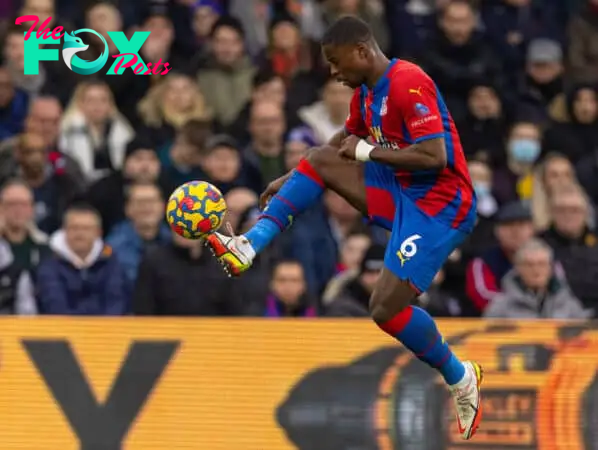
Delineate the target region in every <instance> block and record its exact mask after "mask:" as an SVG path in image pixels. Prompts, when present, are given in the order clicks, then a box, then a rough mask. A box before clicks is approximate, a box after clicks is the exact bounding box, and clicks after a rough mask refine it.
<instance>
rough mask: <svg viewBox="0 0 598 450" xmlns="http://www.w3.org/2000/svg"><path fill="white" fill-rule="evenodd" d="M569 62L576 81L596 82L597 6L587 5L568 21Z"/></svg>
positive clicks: (597, 53) (597, 45) (597, 76)
mask: <svg viewBox="0 0 598 450" xmlns="http://www.w3.org/2000/svg"><path fill="white" fill-rule="evenodd" d="M568 51H569V55H568V56H569V64H570V68H571V76H572V77H573V79H574V80H575V81H578V82H590V83H598V8H597V7H596V6H594V7H592V5H588V6H587V9H586V10H585V11H582V12H581V13H580V14H578V15H577V16H576V17H573V18H572V19H571V21H570V23H569V47H568Z"/></svg>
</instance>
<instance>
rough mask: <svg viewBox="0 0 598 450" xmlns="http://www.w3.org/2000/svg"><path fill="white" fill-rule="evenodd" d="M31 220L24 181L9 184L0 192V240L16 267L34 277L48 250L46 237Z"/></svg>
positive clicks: (30, 195) (29, 198)
mask: <svg viewBox="0 0 598 450" xmlns="http://www.w3.org/2000/svg"><path fill="white" fill-rule="evenodd" d="M33 219H34V203H33V192H32V191H31V189H30V188H29V186H27V185H26V184H25V183H24V182H23V181H21V180H18V179H15V180H9V181H8V182H7V183H6V184H4V185H3V186H2V189H1V190H0V222H1V223H2V224H1V225H0V236H1V237H2V238H3V239H4V241H6V243H7V244H8V245H9V246H10V252H11V253H12V256H13V259H14V264H15V265H16V267H18V268H19V269H20V270H25V271H27V272H28V273H29V274H32V275H35V271H36V269H37V266H38V265H39V263H40V262H41V261H42V259H43V258H45V257H47V256H48V255H49V249H48V236H47V235H46V234H45V233H42V232H41V231H40V230H39V229H38V228H37V227H36V226H35V222H34V220H33Z"/></svg>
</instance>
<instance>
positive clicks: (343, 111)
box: [299, 78, 353, 145]
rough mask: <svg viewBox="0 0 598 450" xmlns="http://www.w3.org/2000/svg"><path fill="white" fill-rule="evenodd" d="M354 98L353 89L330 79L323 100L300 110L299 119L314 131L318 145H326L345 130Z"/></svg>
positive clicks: (323, 93)
mask: <svg viewBox="0 0 598 450" xmlns="http://www.w3.org/2000/svg"><path fill="white" fill-rule="evenodd" d="M352 97H353V90H352V89H350V88H348V87H347V86H345V85H343V84H341V83H339V82H338V81H336V80H335V79H334V78H330V79H329V80H328V81H327V82H326V84H325V85H324V88H323V91H322V100H320V101H318V102H316V103H314V104H313V105H310V106H305V107H303V108H301V109H300V110H299V118H300V119H301V120H302V121H303V123H305V124H306V125H307V126H308V127H310V128H311V129H312V130H313V132H314V135H315V138H316V142H317V143H318V144H320V145H322V144H326V143H327V142H328V141H330V139H331V138H332V136H334V135H335V134H336V133H338V132H339V130H342V129H343V127H344V126H345V121H346V120H347V116H348V115H349V104H350V103H351V98H352Z"/></svg>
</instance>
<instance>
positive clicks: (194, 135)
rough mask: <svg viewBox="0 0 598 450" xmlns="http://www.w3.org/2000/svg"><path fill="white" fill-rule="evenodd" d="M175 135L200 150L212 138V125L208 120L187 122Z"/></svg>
mask: <svg viewBox="0 0 598 450" xmlns="http://www.w3.org/2000/svg"><path fill="white" fill-rule="evenodd" d="M177 135H178V136H180V137H182V138H183V139H185V140H186V141H187V142H188V143H189V144H190V145H192V146H193V147H197V148H198V149H200V150H201V149H203V148H204V147H205V146H206V142H207V141H208V139H209V138H210V137H211V136H212V123H211V122H210V121H209V120H197V119H192V120H189V121H188V122H187V123H185V125H183V126H182V127H181V128H180V129H179V131H178V133H177Z"/></svg>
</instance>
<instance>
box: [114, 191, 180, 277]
mask: <svg viewBox="0 0 598 450" xmlns="http://www.w3.org/2000/svg"><path fill="white" fill-rule="evenodd" d="M164 208H165V204H164V199H163V197H162V192H160V188H159V187H158V186H156V185H155V184H153V183H151V182H145V183H135V184H132V185H131V186H129V189H128V192H127V200H126V206H125V211H126V216H127V220H125V221H123V222H121V223H119V224H117V225H115V226H114V228H113V229H112V231H111V232H110V234H109V235H108V237H107V238H106V244H108V245H109V246H110V247H112V250H114V253H115V254H116V256H117V257H118V259H119V261H120V263H121V266H122V267H123V268H124V269H125V272H126V274H127V278H128V279H129V281H130V282H131V285H133V284H134V283H135V279H136V278H137V269H138V268H139V262H140V261H141V257H142V256H143V253H144V251H145V248H146V247H147V245H149V244H154V243H165V242H169V241H170V237H171V233H170V229H169V227H168V225H166V223H165V222H164Z"/></svg>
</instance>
